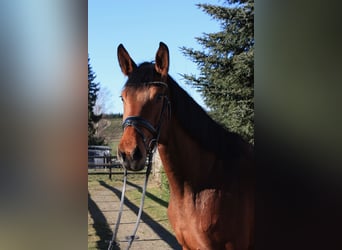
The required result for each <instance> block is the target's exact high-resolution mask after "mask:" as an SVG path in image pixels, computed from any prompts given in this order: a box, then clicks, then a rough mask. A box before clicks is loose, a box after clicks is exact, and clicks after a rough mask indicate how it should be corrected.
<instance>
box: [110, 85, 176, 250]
mask: <svg viewBox="0 0 342 250" xmlns="http://www.w3.org/2000/svg"><path fill="white" fill-rule="evenodd" d="M144 84H145V85H158V86H163V87H166V88H167V87H168V85H167V84H166V83H164V82H159V81H153V82H147V83H144ZM162 105H163V106H162V110H161V112H160V116H159V121H158V123H157V126H153V125H152V124H151V123H150V122H149V121H148V120H146V119H145V118H143V117H141V116H128V117H127V118H126V119H125V120H124V121H123V123H122V127H123V129H124V130H125V129H126V128H127V127H133V128H134V129H135V130H136V132H137V133H138V134H139V135H140V136H141V138H142V140H143V142H144V145H145V149H146V152H147V157H146V158H147V160H146V163H145V166H146V175H145V182H144V187H143V191H142V197H141V201H140V208H139V212H138V215H137V221H136V223H135V228H134V230H133V233H132V235H130V236H128V240H129V242H128V246H127V248H126V250H128V249H129V248H130V247H131V245H132V243H133V240H134V239H135V235H136V232H137V230H138V226H139V223H140V218H141V214H142V210H143V206H144V201H145V194H146V187H147V181H148V177H149V175H150V173H151V166H152V157H153V154H154V152H155V151H156V149H157V146H158V142H159V138H160V129H161V125H162V122H163V116H164V113H165V111H166V110H167V112H168V117H167V119H168V120H169V119H170V118H171V105H170V101H169V99H168V97H167V96H166V95H165V96H163V104H162ZM142 127H143V128H145V129H146V130H147V131H148V132H149V133H151V134H152V139H151V140H150V141H149V142H147V139H146V138H147V137H146V136H145V134H144V132H143V131H142V130H141V128H142ZM127 174H128V173H127V169H126V168H124V183H123V187H122V192H121V200H120V209H119V215H118V218H117V221H116V223H115V228H114V233H113V237H112V240H111V241H110V242H109V246H108V250H112V249H113V246H114V245H116V246H118V245H119V244H118V243H117V242H116V236H117V233H118V231H119V225H120V220H121V215H122V210H123V203H124V199H125V190H126V181H127Z"/></svg>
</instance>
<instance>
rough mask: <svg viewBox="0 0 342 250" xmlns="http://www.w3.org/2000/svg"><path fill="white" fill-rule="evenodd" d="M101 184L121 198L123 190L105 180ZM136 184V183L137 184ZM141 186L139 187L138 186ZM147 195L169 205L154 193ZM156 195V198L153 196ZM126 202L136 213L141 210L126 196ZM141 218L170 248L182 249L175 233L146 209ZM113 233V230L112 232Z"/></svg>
mask: <svg viewBox="0 0 342 250" xmlns="http://www.w3.org/2000/svg"><path fill="white" fill-rule="evenodd" d="M99 183H100V185H102V186H103V187H105V188H107V189H109V190H110V191H112V192H113V193H114V194H115V195H116V196H117V197H118V198H119V199H120V198H121V191H120V190H118V189H116V188H114V187H112V186H110V185H108V184H107V183H105V182H104V181H99ZM129 185H131V186H133V185H135V184H133V183H130V184H129ZM135 186H136V185H135ZM138 188H139V187H138ZM146 195H147V196H148V197H150V198H151V199H152V200H154V199H156V201H157V202H158V201H159V202H158V203H159V204H161V205H163V206H167V204H166V205H165V204H163V203H165V202H164V201H162V200H160V199H159V198H158V197H155V196H154V195H153V194H151V193H148V192H146ZM152 197H154V198H152ZM124 204H125V205H126V206H127V207H128V208H129V209H131V210H132V211H133V212H134V213H136V214H137V213H138V211H139V207H138V206H136V205H135V204H133V203H132V202H131V201H130V200H128V199H127V198H125V201H124ZM141 220H142V221H143V222H144V223H146V224H147V225H148V226H149V227H150V228H151V229H152V230H153V231H154V232H155V233H156V234H157V235H158V236H159V237H160V238H161V239H162V240H163V241H164V242H166V243H167V244H168V245H169V246H170V248H172V249H175V250H178V249H179V250H180V249H182V248H181V246H180V245H179V244H178V242H177V240H176V238H175V236H174V235H173V234H171V233H170V232H169V231H167V230H166V229H165V228H164V227H163V226H162V225H160V224H159V223H158V222H156V221H154V220H153V219H152V218H151V216H149V215H148V214H146V213H145V212H144V211H143V212H142V215H141ZM111 234H112V232H111Z"/></svg>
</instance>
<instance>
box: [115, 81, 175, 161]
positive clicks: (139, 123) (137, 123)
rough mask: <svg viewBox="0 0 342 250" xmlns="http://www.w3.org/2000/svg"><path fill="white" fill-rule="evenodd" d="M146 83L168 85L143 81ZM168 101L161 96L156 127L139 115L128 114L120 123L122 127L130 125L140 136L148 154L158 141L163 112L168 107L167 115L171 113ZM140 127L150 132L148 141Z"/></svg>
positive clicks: (152, 150)
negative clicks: (160, 106)
mask: <svg viewBox="0 0 342 250" xmlns="http://www.w3.org/2000/svg"><path fill="white" fill-rule="evenodd" d="M145 84H146V85H159V86H163V87H166V88H167V87H168V86H167V84H166V83H164V82H148V83H145ZM170 107H171V106H170V101H169V99H168V98H167V96H164V97H163V107H162V110H161V112H160V116H159V121H158V124H157V126H156V127H154V126H153V125H152V124H151V123H150V122H149V121H148V120H146V119H144V118H143V117H141V116H128V117H127V118H126V119H125V120H124V122H123V123H122V127H123V129H125V128H127V127H130V126H132V127H133V128H134V129H135V130H136V131H137V133H138V134H139V135H140V136H141V138H142V140H143V142H144V145H145V149H146V152H147V153H148V154H153V153H154V151H155V150H156V147H157V144H158V141H159V137H160V127H161V124H162V119H163V114H164V112H165V109H166V108H168V112H169V116H170V115H171V112H170V111H171V110H170ZM141 127H143V128H145V129H147V131H149V132H150V133H151V134H152V139H151V140H150V142H149V143H147V139H146V136H145V134H144V133H143V131H142V130H141V129H140V128H141Z"/></svg>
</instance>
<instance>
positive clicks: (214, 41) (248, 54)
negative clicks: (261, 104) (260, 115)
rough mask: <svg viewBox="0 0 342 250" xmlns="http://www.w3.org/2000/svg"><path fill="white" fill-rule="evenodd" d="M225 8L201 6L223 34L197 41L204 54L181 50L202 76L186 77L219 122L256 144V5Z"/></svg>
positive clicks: (229, 4)
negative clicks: (196, 66) (195, 65)
mask: <svg viewBox="0 0 342 250" xmlns="http://www.w3.org/2000/svg"><path fill="white" fill-rule="evenodd" d="M226 4H227V6H216V5H209V4H198V7H199V8H201V9H202V10H203V11H204V12H206V13H207V14H209V15H210V16H212V17H213V18H214V19H215V20H218V21H219V22H220V24H221V29H222V30H221V31H219V32H217V33H210V34H206V33H204V34H203V37H197V38H196V40H197V41H198V43H199V44H201V45H202V47H203V50H202V51H196V50H194V49H192V48H186V47H182V48H181V50H182V52H183V54H184V55H185V56H187V57H189V58H190V59H191V60H192V61H193V62H195V63H196V64H197V65H198V68H199V70H200V75H199V76H195V75H183V77H184V78H185V79H186V80H187V83H188V84H190V85H192V86H194V87H195V88H196V89H197V90H198V91H199V92H200V93H201V94H202V96H203V97H204V101H205V103H206V105H207V106H208V108H209V109H210V114H211V115H212V117H213V118H214V119H215V120H216V121H218V122H219V123H221V124H222V125H224V126H225V127H227V128H228V129H229V130H230V131H233V132H237V133H238V134H240V135H242V136H243V137H244V138H245V139H246V140H247V141H249V142H250V143H254V100H253V99H254V3H253V1H251V0H247V1H226Z"/></svg>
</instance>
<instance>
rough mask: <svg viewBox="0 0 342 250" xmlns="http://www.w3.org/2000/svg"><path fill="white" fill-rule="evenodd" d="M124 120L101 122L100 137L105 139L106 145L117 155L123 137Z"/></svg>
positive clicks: (115, 119) (103, 120) (105, 120)
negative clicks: (122, 125)
mask: <svg viewBox="0 0 342 250" xmlns="http://www.w3.org/2000/svg"><path fill="white" fill-rule="evenodd" d="M121 124H122V118H120V117H117V118H104V119H101V120H100V121H99V124H98V135H99V136H101V137H104V138H105V143H106V144H107V145H108V146H110V147H111V148H112V154H113V155H116V151H117V146H118V144H119V141H120V138H121V135H122V131H123V130H122V127H121Z"/></svg>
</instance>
